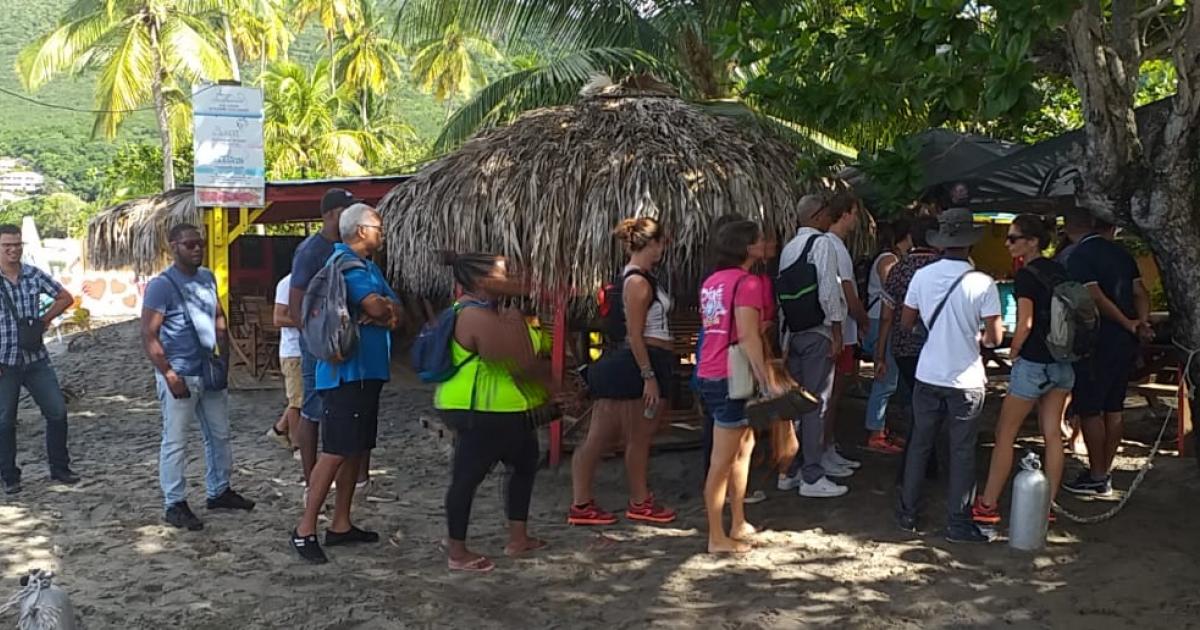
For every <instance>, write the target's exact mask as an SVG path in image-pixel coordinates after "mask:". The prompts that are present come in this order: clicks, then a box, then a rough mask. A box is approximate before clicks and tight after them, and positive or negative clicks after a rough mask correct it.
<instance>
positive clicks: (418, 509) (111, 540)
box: [0, 322, 1200, 630]
mask: <svg viewBox="0 0 1200 630" xmlns="http://www.w3.org/2000/svg"><path fill="white" fill-rule="evenodd" d="M136 332H137V331H136V325H135V324H134V323H132V322H129V323H125V324H121V325H115V326H109V327H107V328H103V329H101V330H99V331H97V332H96V340H95V342H94V343H91V342H90V341H80V342H77V343H76V346H77V347H80V349H78V350H77V351H66V350H65V349H60V350H59V351H57V352H56V357H55V363H56V365H57V367H58V370H59V375H60V378H61V380H62V381H63V384H64V386H65V388H66V389H67V390H69V392H70V396H71V398H73V400H72V401H71V403H70V408H71V417H70V421H71V448H72V456H73V457H74V458H75V462H76V463H75V469H76V470H77V472H79V473H80V474H81V475H83V476H84V481H83V483H81V484H79V485H78V486H75V487H71V488H66V487H62V486H57V485H52V484H49V483H48V480H47V472H46V469H45V454H44V451H43V446H42V443H43V438H44V432H43V428H44V427H43V424H42V421H41V419H40V417H39V416H38V415H37V411H36V409H34V408H32V407H31V406H30V403H29V401H28V400H27V399H26V400H24V401H23V402H22V408H21V411H20V423H21V424H20V428H19V431H18V440H19V451H18V461H19V462H20V464H21V466H22V467H23V468H24V485H25V490H24V492H23V493H21V494H20V495H17V496H16V497H0V599H6V598H7V595H8V593H11V592H14V591H15V590H16V589H17V581H16V578H17V576H19V575H20V574H21V573H23V572H25V571H27V570H28V569H30V568H32V567H50V568H52V569H53V570H54V571H55V572H56V574H57V575H58V577H57V583H58V584H60V585H61V586H62V587H63V588H65V589H66V590H67V591H68V592H69V593H70V596H71V599H72V601H73V603H74V605H75V606H76V608H77V610H78V611H79V613H80V617H81V618H82V621H83V623H84V627H87V628H212V629H220V630H230V629H234V628H237V629H241V628H328V629H333V628H337V629H349V628H362V629H368V628H401V627H464V628H465V627H478V628H515V627H521V628H531V627H536V628H541V627H563V626H572V627H581V628H593V627H641V626H655V627H676V628H695V627H705V628H711V627H728V628H759V627H762V628H795V627H802V626H822V625H836V626H839V627H854V628H859V627H865V628H876V627H888V628H891V627H911V628H924V627H965V626H982V627H993V626H1002V625H1010V626H1014V627H1055V628H1058V627H1088V628H1103V627H1113V628H1117V627H1134V626H1139V627H1143V628H1149V627H1168V626H1170V627H1181V626H1187V625H1188V624H1195V623H1196V621H1195V620H1196V619H1197V618H1198V616H1200V567H1198V566H1197V563H1198V562H1200V536H1197V534H1196V532H1197V529H1196V523H1197V521H1198V520H1200V501H1198V497H1200V475H1198V474H1197V470H1196V464H1195V462H1194V461H1191V460H1180V459H1177V458H1172V457H1160V458H1159V459H1158V460H1156V462H1155V467H1154V469H1153V470H1151V472H1150V473H1149V475H1148V478H1147V479H1146V481H1145V483H1144V484H1143V486H1142V487H1141V488H1140V489H1139V490H1138V492H1137V494H1136V496H1135V498H1134V499H1133V500H1132V501H1131V502H1130V503H1129V505H1128V507H1127V508H1126V509H1125V510H1124V511H1123V512H1122V513H1121V514H1120V515H1118V516H1117V518H1115V519H1113V520H1110V521H1107V522H1105V523H1102V524H1099V525H1090V526H1081V525H1074V524H1070V523H1065V522H1063V523H1060V524H1058V525H1056V526H1054V527H1053V529H1052V532H1051V536H1050V544H1049V546H1048V547H1047V549H1046V550H1045V551H1042V552H1039V553H1035V554H1022V553H1016V552H1013V551H1011V550H1009V549H1008V548H1007V547H1005V546H1003V545H999V544H997V545H991V546H969V547H964V546H954V545H950V544H948V543H946V542H944V541H943V540H941V538H939V537H938V536H937V535H936V526H937V525H938V522H939V521H940V520H941V514H942V498H941V497H942V491H941V489H940V488H938V487H936V486H933V485H931V486H930V487H929V492H928V496H929V497H930V505H929V506H928V507H927V509H926V512H925V515H926V521H927V523H928V524H929V530H930V533H929V534H928V535H926V536H924V537H914V536H909V535H905V534H903V533H901V532H899V531H897V530H896V529H895V528H894V527H893V525H892V519H891V505H892V499H893V493H892V491H891V484H892V479H893V473H894V465H895V464H894V458H892V457H887V456H882V455H875V454H871V453H863V454H862V458H863V460H864V467H863V470H862V471H861V472H860V473H859V474H858V475H856V476H855V477H854V478H853V479H851V480H850V482H849V483H850V485H851V488H852V491H851V493H850V494H849V495H848V496H847V497H845V498H841V499H835V500H814V499H801V498H799V497H797V496H795V494H792V493H782V492H778V491H776V490H774V488H773V487H770V488H767V494H768V495H769V499H768V500H767V501H766V502H764V503H762V504H760V505H756V506H751V507H750V508H749V514H750V518H751V520H752V522H754V523H755V524H757V525H759V526H760V527H764V528H768V529H769V531H767V532H765V533H764V534H763V535H762V536H761V540H760V544H761V546H760V547H758V548H756V549H755V550H754V551H752V552H751V553H749V554H748V555H746V556H744V557H738V558H717V557H712V556H709V555H707V554H705V553H704V549H705V538H704V535H703V533H702V532H703V528H704V514H703V509H702V507H701V505H700V502H699V499H698V496H697V492H696V490H697V489H698V488H699V485H700V479H699V472H698V462H699V452H698V451H684V452H677V453H664V454H659V455H656V456H655V458H654V460H653V462H652V475H653V479H654V485H655V488H656V490H657V492H658V494H659V496H660V498H661V499H662V500H663V501H664V502H667V503H668V504H670V505H672V506H675V507H677V508H678V509H679V510H680V519H679V520H678V522H677V523H675V524H672V525H670V526H667V527H643V526H634V525H631V524H628V523H624V522H622V523H620V524H618V525H617V526H614V527H609V528H603V529H602V530H601V529H584V528H569V527H567V526H565V525H564V524H563V522H564V516H565V515H564V509H565V506H566V505H567V503H568V502H569V500H570V476H569V475H570V473H569V470H568V467H565V466H564V467H563V468H560V469H559V470H557V471H550V470H544V471H542V473H541V474H540V475H539V477H538V483H537V487H536V495H535V498H534V508H533V509H534V512H533V515H532V519H531V523H532V528H533V530H534V532H535V533H537V534H539V535H541V536H543V537H544V538H546V539H548V540H549V541H550V547H549V548H547V549H545V550H544V551H543V552H541V553H538V554H537V555H535V556H533V557H530V558H528V559H522V560H509V559H507V558H503V556H502V553H501V550H502V547H503V544H504V539H503V531H502V528H503V521H502V518H503V512H502V510H501V507H500V502H499V497H500V491H499V484H498V479H499V475H494V476H493V477H492V478H490V479H489V480H488V481H487V482H485V483H484V485H483V486H482V487H481V488H480V492H479V495H478V498H477V501H476V503H475V510H474V520H473V524H472V529H471V534H472V539H471V540H472V544H473V545H474V546H475V548H476V549H477V550H479V551H481V552H483V553H487V554H490V555H491V556H492V557H493V558H496V562H497V564H498V568H497V570H496V571H495V572H494V573H492V574H491V575H487V576H469V575H461V574H451V573H449V572H447V570H446V566H445V560H444V557H443V556H442V553H441V552H440V551H439V547H438V541H439V540H440V538H441V537H442V536H443V535H444V534H443V532H444V521H443V518H442V498H443V492H444V489H445V484H446V479H447V467H446V462H447V447H446V445H445V444H444V443H442V442H439V441H438V440H437V439H436V438H435V437H433V436H432V435H431V434H430V432H429V431H427V430H425V429H423V428H422V427H421V426H420V423H419V422H418V418H419V417H421V416H422V415H428V414H430V413H431V411H430V409H429V398H430V396H429V390H428V389H427V388H424V387H422V386H420V385H418V384H414V383H413V382H412V380H411V379H408V378H398V379H396V380H395V381H393V383H391V384H390V385H389V386H388V387H387V388H386V389H385V391H384V398H383V410H384V412H383V413H382V418H383V420H382V423H381V429H380V435H381V439H380V447H379V449H378V450H377V451H376V453H375V457H374V466H373V477H374V479H375V488H374V489H373V492H372V494H373V499H374V500H371V501H368V502H366V503H365V504H362V506H361V507H360V508H359V511H358V512H357V522H358V523H359V524H361V525H362V526H364V527H367V528H371V529H376V530H378V531H380V532H381V533H382V534H383V535H384V537H385V541H384V542H382V543H380V544H378V545H375V546H370V547H359V548H339V549H332V550H329V555H330V557H331V562H330V563H329V564H328V565H324V566H320V567H312V566H310V565H307V564H303V563H301V562H300V561H299V560H298V559H297V558H296V557H295V555H294V553H293V552H292V551H291V549H290V548H289V547H288V543H287V538H288V532H289V531H290V529H291V528H292V527H293V526H294V524H295V522H296V519H297V517H298V514H299V509H300V496H301V486H300V483H299V466H298V463H296V462H295V461H294V460H293V459H292V457H291V456H290V454H289V453H288V452H287V451H285V450H282V449H280V448H279V447H277V446H275V445H274V444H272V443H270V442H268V441H266V440H265V439H264V437H263V432H264V431H265V430H266V427H267V426H268V425H269V424H270V423H271V422H272V421H274V419H275V418H276V417H277V416H278V413H279V411H280V408H281V403H282V401H283V394H282V391H280V390H266V391H237V392H234V393H233V395H232V399H231V414H232V422H233V429H234V435H235V441H234V445H233V448H234V457H235V472H234V479H233V483H234V487H235V488H236V489H238V490H239V491H241V492H243V493H244V494H245V495H246V496H248V497H250V498H253V499H254V500H256V501H258V506H257V507H256V508H255V510H254V511H253V512H251V513H249V514H245V513H207V512H206V511H205V510H204V508H203V498H204V497H203V457H202V448H201V442H200V438H199V433H198V431H197V432H195V433H194V434H193V435H194V442H193V443H192V446H191V452H190V463H189V492H190V498H191V503H192V505H193V507H194V508H196V511H197V513H198V514H199V515H200V516H201V518H203V519H204V520H205V524H206V528H205V530H204V531H203V532H199V533H192V532H185V531H180V530H175V529H171V528H169V527H167V526H165V525H163V524H162V523H161V521H160V517H161V507H160V502H161V495H160V492H159V488H158V482H157V455H158V442H159V428H160V420H159V412H158V407H157V401H156V400H155V399H154V398H153V393H152V378H151V374H150V371H149V367H148V365H147V363H146V361H145V360H144V359H143V358H142V357H141V354H140V350H139V348H138V345H137V337H136ZM83 346H86V347H83ZM996 402H997V400H996V397H993V399H992V403H991V405H990V413H994V408H995V405H996ZM844 412H845V415H846V418H845V422H844V423H843V424H844V425H845V426H846V427H848V429H847V430H848V438H847V439H849V436H850V435H855V434H857V432H855V431H853V426H854V425H855V424H856V420H855V418H858V417H861V413H862V403H861V401H855V400H849V401H847V403H846V404H845V406H844ZM852 416H853V417H852ZM1132 424H1133V426H1132V428H1131V431H1130V433H1131V435H1130V440H1129V441H1128V442H1127V444H1126V446H1125V453H1124V455H1123V456H1122V458H1121V460H1120V462H1119V466H1120V468H1121V470H1120V471H1118V473H1117V474H1116V485H1117V486H1118V488H1127V487H1128V485H1129V483H1130V481H1131V479H1132V477H1133V474H1134V471H1135V469H1136V468H1137V467H1138V466H1140V464H1141V463H1142V462H1143V461H1144V458H1145V454H1146V451H1147V446H1146V443H1147V442H1149V441H1152V439H1153V436H1154V433H1155V432H1156V431H1157V428H1158V422H1157V421H1153V420H1149V421H1138V422H1133V423H1132ZM985 433H986V432H985ZM981 437H986V434H985V435H984V436H981ZM987 455H988V450H987V449H986V448H984V447H981V449H980V455H979V460H980V464H979V465H980V470H981V475H982V472H983V469H984V468H985V467H986V461H987V460H986V458H987ZM1070 465H1072V466H1077V465H1078V464H1074V463H1072V464H1070ZM1068 474H1070V472H1068ZM757 477H758V479H757V481H756V483H757V485H759V486H760V487H762V486H766V485H773V484H766V483H765V482H764V478H763V475H761V474H758V475H757ZM981 479H982V476H981ZM623 484H624V482H623V477H622V472H621V468H620V463H619V460H610V461H608V462H606V463H605V464H604V465H603V467H602V469H601V474H600V476H599V481H598V484H597V493H598V498H599V500H600V502H601V504H602V505H606V506H609V507H610V508H615V507H616V506H619V505H622V504H623V502H624V500H625V496H624V489H623ZM1118 496H1119V495H1118ZM1065 501H1067V502H1068V505H1070V506H1071V507H1072V508H1074V509H1076V511H1079V512H1084V513H1096V512H1099V511H1102V510H1103V509H1105V508H1106V507H1107V506H1109V505H1111V504H1112V503H1111V502H1109V501H1093V502H1091V503H1084V502H1082V501H1079V500H1076V499H1065ZM11 623H12V621H11V617H9V618H4V619H0V626H2V627H11V625H10V624H11ZM6 624H7V625H6Z"/></svg>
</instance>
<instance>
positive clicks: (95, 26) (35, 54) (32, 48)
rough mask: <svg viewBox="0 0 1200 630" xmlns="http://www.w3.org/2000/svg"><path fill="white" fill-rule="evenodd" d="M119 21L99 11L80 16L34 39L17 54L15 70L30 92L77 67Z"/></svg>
mask: <svg viewBox="0 0 1200 630" xmlns="http://www.w3.org/2000/svg"><path fill="white" fill-rule="evenodd" d="M119 23H120V22H119V21H117V20H114V19H113V18H111V17H110V16H109V15H108V14H107V13H105V12H103V11H101V12H98V13H94V14H91V15H83V16H81V17H79V18H78V19H76V20H74V21H71V22H67V23H65V24H63V25H62V26H59V27H58V28H56V29H54V30H53V31H51V32H49V33H47V34H46V35H44V36H42V37H39V38H38V39H36V40H34V42H33V43H31V44H29V45H28V46H26V47H25V48H23V49H21V52H20V53H19V54H18V55H17V61H16V71H17V75H18V76H19V77H20V79H21V83H22V85H24V86H25V89H27V90H30V91H34V90H37V89H38V88H40V87H42V86H43V85H45V84H46V83H47V82H49V81H50V80H51V79H53V78H54V77H55V76H57V75H59V74H64V73H67V72H72V71H75V70H77V69H78V68H79V67H80V66H81V65H82V64H81V58H83V57H85V56H87V55H88V51H89V50H91V49H92V47H93V46H94V45H95V44H96V42H98V41H99V40H100V39H101V38H103V37H104V36H105V35H106V34H108V33H110V32H111V31H112V30H113V29H114V28H116V27H117V25H118V24H119Z"/></svg>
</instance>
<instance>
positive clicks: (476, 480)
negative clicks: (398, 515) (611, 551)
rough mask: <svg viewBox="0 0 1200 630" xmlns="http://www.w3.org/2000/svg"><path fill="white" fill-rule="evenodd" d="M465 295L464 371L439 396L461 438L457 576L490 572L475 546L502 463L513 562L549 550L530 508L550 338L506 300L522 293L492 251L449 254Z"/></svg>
mask: <svg viewBox="0 0 1200 630" xmlns="http://www.w3.org/2000/svg"><path fill="white" fill-rule="evenodd" d="M443 263H444V264H446V265H448V266H449V267H450V268H451V270H452V271H453V274H454V281H455V284H457V285H458V287H459V289H460V291H461V296H460V297H459V299H458V301H457V302H456V303H455V307H454V308H455V309H456V310H457V312H458V313H457V319H456V321H455V327H454V338H453V340H452V341H451V344H450V351H451V355H452V360H453V362H454V365H458V366H461V367H460V368H459V369H458V371H457V372H456V373H455V374H454V376H452V377H451V378H450V379H449V380H447V381H445V382H444V383H442V384H441V385H440V386H438V388H437V392H436V393H435V394H434V406H435V407H436V408H437V409H438V411H439V412H440V414H441V416H442V419H443V421H444V422H445V424H446V425H447V426H448V427H450V428H451V429H453V430H454V431H455V438H454V459H453V464H452V473H451V479H450V487H449V489H448V490H447V491H446V521H447V525H448V528H449V540H448V543H447V552H448V559H447V562H448V565H449V568H450V569H451V570H453V571H469V572H477V573H485V572H488V571H491V570H492V569H494V568H495V565H494V564H493V563H492V561H491V560H489V559H488V558H487V557H485V556H483V555H480V554H478V553H475V552H473V551H471V550H469V549H467V542H466V540H467V525H468V523H469V522H470V518H471V503H472V501H473V500H474V498H475V490H476V488H478V487H479V484H480V483H482V482H483V480H484V478H486V477H487V474H488V472H490V471H491V469H492V468H493V467H494V466H495V465H496V464H497V463H500V462H503V463H504V465H505V466H506V467H507V468H508V472H509V475H508V480H507V481H508V484H507V488H506V491H505V493H504V494H505V503H506V505H505V509H506V511H507V517H508V544H507V545H506V546H505V548H504V553H505V555H508V556H510V557H511V556H518V555H521V554H524V553H526V552H529V551H533V550H535V549H539V548H541V547H544V546H545V545H546V543H545V542H544V541H542V540H539V539H537V538H533V537H531V536H529V534H528V531H527V529H526V522H527V521H528V520H529V504H530V500H531V498H532V496H533V479H534V476H535V475H536V473H537V469H538V459H539V456H540V451H539V447H538V440H537V435H536V433H535V427H536V420H535V419H536V418H537V417H539V414H537V413H535V412H536V411H537V410H539V409H542V408H543V407H544V406H545V405H546V404H547V402H548V401H549V394H548V393H547V390H546V388H545V387H544V386H543V385H542V383H545V382H549V375H550V365H549V361H548V360H547V359H546V357H547V356H548V355H549V342H550V338H549V336H548V335H543V334H542V332H541V331H540V330H538V329H536V328H533V327H531V326H529V325H528V324H527V323H526V322H525V319H524V317H523V316H522V315H521V313H520V312H519V311H517V310H515V309H511V308H501V307H499V306H498V305H497V300H498V299H499V298H501V297H502V296H505V295H514V294H515V291H514V287H515V285H516V284H517V283H515V282H514V281H512V280H510V279H509V277H508V274H507V270H506V267H505V260H504V258H502V257H500V256H496V255H492V254H454V253H446V254H444V255H443Z"/></svg>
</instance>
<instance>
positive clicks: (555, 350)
mask: <svg viewBox="0 0 1200 630" xmlns="http://www.w3.org/2000/svg"><path fill="white" fill-rule="evenodd" d="M553 334H554V345H553V346H552V348H551V350H550V373H551V376H552V377H553V379H554V386H555V387H556V388H560V387H562V384H563V378H564V376H565V374H566V369H567V343H568V342H567V334H568V331H567V300H566V297H565V292H560V293H559V295H558V297H556V298H555V300H554V333H553ZM549 430H550V467H551V468H557V467H558V463H559V461H560V460H561V459H562V434H563V430H562V419H561V418H558V419H555V420H554V421H553V422H551V423H550V426H549Z"/></svg>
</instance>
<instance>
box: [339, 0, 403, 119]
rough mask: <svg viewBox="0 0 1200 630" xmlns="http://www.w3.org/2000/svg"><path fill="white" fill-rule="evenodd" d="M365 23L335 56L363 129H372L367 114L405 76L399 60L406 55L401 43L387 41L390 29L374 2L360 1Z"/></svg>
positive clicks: (361, 24)
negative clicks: (376, 98)
mask: <svg viewBox="0 0 1200 630" xmlns="http://www.w3.org/2000/svg"><path fill="white" fill-rule="evenodd" d="M360 2H361V3H360V6H359V15H361V16H362V19H361V21H360V22H359V23H358V24H357V25H356V27H355V29H354V32H353V33H352V34H350V35H343V36H341V37H339V38H338V39H339V41H340V43H341V46H340V47H339V48H338V51H337V53H336V54H335V55H334V60H335V62H336V63H337V64H338V65H339V66H340V67H339V70H340V71H341V75H342V81H343V83H344V87H345V88H346V89H348V90H350V92H351V93H352V94H354V95H356V96H357V98H355V101H356V104H357V107H358V109H359V114H360V116H361V118H362V120H361V124H362V126H364V127H365V126H367V125H368V120H367V114H368V110H369V109H370V105H369V102H368V101H369V100H370V98H371V97H372V96H382V95H383V94H384V93H385V92H386V91H387V87H388V81H389V80H390V79H393V78H394V79H399V78H400V77H402V76H403V75H404V73H403V71H402V70H401V69H400V64H399V63H398V62H397V61H396V59H397V57H400V56H402V55H403V54H404V48H403V47H402V46H401V45H400V43H399V42H397V41H395V40H393V39H390V38H388V37H386V36H385V35H384V34H383V33H384V29H385V27H386V25H385V24H384V22H383V20H382V19H381V18H380V16H379V14H378V13H377V12H376V11H375V9H374V6H373V3H372V0H360Z"/></svg>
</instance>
